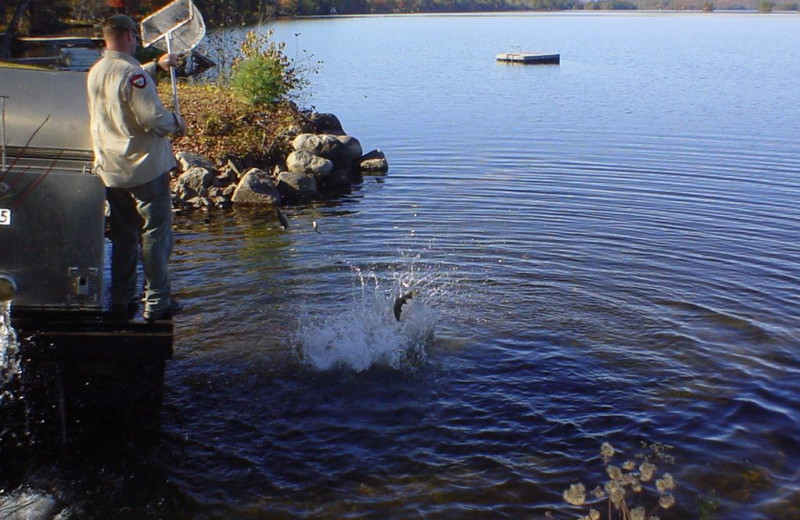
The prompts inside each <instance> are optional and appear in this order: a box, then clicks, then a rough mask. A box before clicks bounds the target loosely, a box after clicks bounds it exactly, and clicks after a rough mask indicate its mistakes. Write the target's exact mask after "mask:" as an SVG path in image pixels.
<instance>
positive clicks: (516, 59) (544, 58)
mask: <svg viewBox="0 0 800 520" xmlns="http://www.w3.org/2000/svg"><path fill="white" fill-rule="evenodd" d="M497 61H502V62H506V63H523V64H526V65H558V64H559V63H561V55H560V54H531V53H528V52H505V53H502V54H498V55H497Z"/></svg>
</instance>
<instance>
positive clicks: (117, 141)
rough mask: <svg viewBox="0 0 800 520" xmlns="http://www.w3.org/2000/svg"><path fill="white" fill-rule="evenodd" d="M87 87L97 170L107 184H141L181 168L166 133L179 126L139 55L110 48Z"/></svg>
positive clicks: (89, 79) (175, 129)
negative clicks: (162, 99) (138, 58)
mask: <svg viewBox="0 0 800 520" xmlns="http://www.w3.org/2000/svg"><path fill="white" fill-rule="evenodd" d="M87 89H88V94H89V118H90V127H91V135H92V146H93V148H94V158H95V171H96V172H97V173H98V174H99V175H100V177H101V178H102V179H103V182H104V183H105V185H106V186H107V187H111V188H131V187H133V186H139V185H141V184H145V183H147V182H150V181H152V180H153V179H156V178H157V177H159V176H161V175H162V174H164V173H166V172H168V171H170V170H171V169H172V168H174V167H175V166H176V162H175V157H174V156H173V154H172V145H171V144H170V142H169V139H168V138H167V135H169V134H171V133H175V132H178V131H179V130H180V126H179V125H178V122H177V120H176V119H175V117H174V116H173V114H172V113H171V112H169V111H167V110H166V109H165V108H164V105H163V104H162V103H161V100H160V99H159V97H158V92H157V91H156V86H155V80H154V79H153V76H151V74H150V73H148V72H147V71H145V69H144V68H142V66H141V64H139V62H138V61H136V59H135V58H133V57H132V56H130V55H128V54H126V53H123V52H117V51H108V50H107V51H105V54H104V56H103V58H102V59H101V60H100V61H98V62H97V63H96V64H95V65H94V67H92V70H90V71H89V78H88V81H87Z"/></svg>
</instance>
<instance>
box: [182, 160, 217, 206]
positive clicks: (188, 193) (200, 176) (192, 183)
mask: <svg viewBox="0 0 800 520" xmlns="http://www.w3.org/2000/svg"><path fill="white" fill-rule="evenodd" d="M214 179H215V176H214V174H213V173H211V172H210V171H209V170H207V169H206V168H200V167H193V168H189V169H188V170H186V171H185V172H183V173H182V174H181V175H180V177H178V181H177V192H178V197H180V198H181V199H182V200H186V199H189V198H192V197H196V196H198V195H205V194H206V190H207V189H208V188H209V187H210V186H211V185H213V184H214Z"/></svg>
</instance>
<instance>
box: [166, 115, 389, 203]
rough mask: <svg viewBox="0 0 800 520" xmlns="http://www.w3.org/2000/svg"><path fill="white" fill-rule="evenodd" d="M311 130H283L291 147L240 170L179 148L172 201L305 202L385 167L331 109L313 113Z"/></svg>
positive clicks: (380, 156) (379, 156) (381, 156)
mask: <svg viewBox="0 0 800 520" xmlns="http://www.w3.org/2000/svg"><path fill="white" fill-rule="evenodd" d="M310 122H311V124H310V128H306V129H305V130H313V131H306V132H303V130H304V129H301V128H297V129H295V130H293V131H289V132H286V134H287V136H285V137H286V138H288V139H291V138H292V137H293V139H292V140H291V146H290V148H291V151H290V152H289V153H288V154H286V155H285V157H283V156H280V157H279V158H278V160H277V161H276V164H269V165H262V166H263V167H262V168H250V169H248V170H246V171H244V172H241V171H240V168H238V167H237V166H236V164H234V162H233V161H231V160H228V161H227V162H226V163H225V164H224V165H217V164H215V163H214V162H213V161H211V160H209V159H208V158H206V157H203V156H200V155H197V154H191V153H187V152H179V153H178V154H176V158H177V159H178V163H179V165H180V169H179V170H178V171H177V172H176V174H175V176H174V178H173V182H172V192H173V202H174V205H175V206H176V207H182V208H196V209H200V208H225V207H230V206H231V205H234V204H239V205H268V206H275V205H279V204H283V203H297V202H304V201H308V200H312V199H315V198H318V197H320V196H324V195H327V194H335V193H344V192H348V191H349V190H350V188H351V186H352V185H353V184H354V183H358V182H360V181H361V178H362V176H363V175H380V174H384V173H386V172H387V171H388V170H389V163H388V162H387V160H386V156H385V155H384V154H383V152H381V151H380V150H373V151H371V152H369V153H366V154H364V153H363V150H362V148H361V143H360V142H359V141H358V139H356V138H355V137H353V136H350V135H347V134H346V133H345V132H344V130H343V129H342V125H341V123H340V122H339V120H338V118H337V117H336V116H335V115H333V114H315V115H314V116H313V117H312V118H311V120H310Z"/></svg>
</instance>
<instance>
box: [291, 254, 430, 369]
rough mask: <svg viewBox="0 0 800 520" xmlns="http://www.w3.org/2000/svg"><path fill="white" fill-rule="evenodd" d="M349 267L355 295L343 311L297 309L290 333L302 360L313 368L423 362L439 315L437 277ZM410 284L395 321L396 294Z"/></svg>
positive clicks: (399, 365)
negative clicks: (384, 274)
mask: <svg viewBox="0 0 800 520" xmlns="http://www.w3.org/2000/svg"><path fill="white" fill-rule="evenodd" d="M349 267H350V270H351V272H352V273H353V274H354V275H356V279H357V283H358V285H359V287H360V294H359V296H357V297H355V298H354V299H353V300H352V302H351V304H350V306H349V307H348V308H346V309H345V310H344V311H343V312H338V313H328V314H326V315H320V314H319V312H318V311H317V313H316V314H312V313H311V312H309V311H308V310H306V311H304V312H302V313H301V316H300V318H299V319H298V325H297V330H296V332H295V338H294V344H295V345H297V354H298V356H299V358H300V359H301V361H302V362H303V363H305V364H308V365H310V366H312V367H314V368H316V369H318V370H330V369H335V368H350V369H352V370H355V371H357V372H361V371H364V370H367V369H369V368H370V367H372V366H376V365H382V366H388V367H391V368H394V369H399V370H402V369H412V370H413V369H414V368H415V367H419V366H421V365H423V364H424V362H425V359H426V358H427V355H428V348H429V347H430V345H431V344H432V343H433V339H434V329H435V326H436V322H437V320H438V316H439V313H438V311H437V309H436V307H435V306H434V302H435V301H436V299H437V297H438V296H439V295H441V289H437V288H436V284H435V280H436V279H437V277H435V276H422V275H420V271H419V270H416V269H411V270H407V271H404V272H403V273H390V274H389V275H388V277H387V278H383V279H382V278H381V277H380V276H379V275H378V274H377V268H374V267H373V268H362V267H359V266H353V265H350V266H349ZM412 288H413V289H414V290H415V291H416V296H415V297H414V298H413V299H411V300H409V301H408V302H407V303H406V304H405V305H404V306H403V312H402V315H401V318H400V320H399V321H398V320H396V319H395V316H394V311H393V308H394V301H395V298H396V297H397V296H399V295H400V294H403V293H406V292H408V291H409V290H411V289H412Z"/></svg>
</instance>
